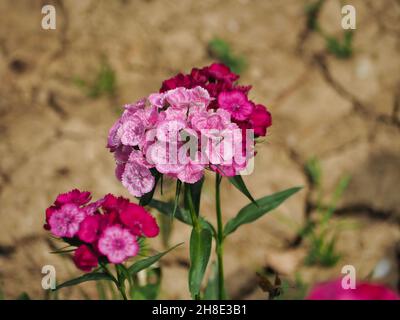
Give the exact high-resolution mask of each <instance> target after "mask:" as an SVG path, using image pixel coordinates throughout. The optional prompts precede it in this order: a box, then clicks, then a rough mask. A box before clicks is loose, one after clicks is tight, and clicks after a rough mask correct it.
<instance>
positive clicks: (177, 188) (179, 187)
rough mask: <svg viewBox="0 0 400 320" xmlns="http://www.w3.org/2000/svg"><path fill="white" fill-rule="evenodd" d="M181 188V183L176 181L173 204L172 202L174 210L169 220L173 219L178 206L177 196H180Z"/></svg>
mask: <svg viewBox="0 0 400 320" xmlns="http://www.w3.org/2000/svg"><path fill="white" fill-rule="evenodd" d="M181 186H182V182H181V181H180V180H177V181H176V191H175V202H174V210H173V211H172V215H171V219H172V218H173V217H175V213H176V210H177V209H178V205H179V196H180V195H181Z"/></svg>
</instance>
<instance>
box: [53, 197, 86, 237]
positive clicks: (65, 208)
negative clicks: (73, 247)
mask: <svg viewBox="0 0 400 320" xmlns="http://www.w3.org/2000/svg"><path fill="white" fill-rule="evenodd" d="M85 216H86V213H85V211H84V210H82V209H80V208H79V207H78V206H77V205H76V204H73V203H67V204H64V205H62V207H61V208H60V209H57V210H55V211H54V212H53V213H52V214H51V216H50V218H49V225H50V231H51V232H52V233H53V234H54V235H55V236H57V237H67V238H72V237H73V236H75V234H76V233H77V232H78V230H79V225H80V223H81V222H82V221H83V219H85Z"/></svg>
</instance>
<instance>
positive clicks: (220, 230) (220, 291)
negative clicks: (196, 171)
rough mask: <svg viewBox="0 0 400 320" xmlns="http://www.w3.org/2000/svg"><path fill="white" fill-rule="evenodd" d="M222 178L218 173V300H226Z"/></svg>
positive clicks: (216, 186) (216, 195)
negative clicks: (221, 194) (221, 195)
mask: <svg viewBox="0 0 400 320" xmlns="http://www.w3.org/2000/svg"><path fill="white" fill-rule="evenodd" d="M221 180H222V177H221V176H220V175H219V174H218V173H216V175H215V206H216V214H217V236H216V253H217V261H218V299H219V300H224V299H226V294H225V283H224V229H223V223H222V211H221V197H220V185H221Z"/></svg>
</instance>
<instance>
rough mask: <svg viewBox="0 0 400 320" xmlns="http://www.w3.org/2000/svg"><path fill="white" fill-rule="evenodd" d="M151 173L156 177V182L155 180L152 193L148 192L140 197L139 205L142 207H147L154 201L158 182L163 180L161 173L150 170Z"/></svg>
mask: <svg viewBox="0 0 400 320" xmlns="http://www.w3.org/2000/svg"><path fill="white" fill-rule="evenodd" d="M150 171H151V173H152V175H153V176H154V180H155V182H154V187H153V189H152V190H151V191H150V192H148V193H146V194H144V195H143V196H141V197H140V200H139V205H141V206H142V207H144V206H147V205H148V204H149V203H150V201H151V199H153V196H154V192H155V191H156V187H157V182H158V180H160V178H161V173H159V172H158V171H157V170H154V169H150Z"/></svg>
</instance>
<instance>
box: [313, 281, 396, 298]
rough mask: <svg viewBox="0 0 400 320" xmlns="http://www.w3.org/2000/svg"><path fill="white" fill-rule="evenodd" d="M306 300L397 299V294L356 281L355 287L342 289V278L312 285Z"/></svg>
mask: <svg viewBox="0 0 400 320" xmlns="http://www.w3.org/2000/svg"><path fill="white" fill-rule="evenodd" d="M307 299H308V300H398V299H399V296H398V295H397V294H396V293H395V292H394V291H392V290H391V289H388V288H386V287H385V286H383V285H381V284H376V283H367V282H362V283H357V284H356V288H355V289H351V288H350V289H344V288H343V287H342V279H337V280H333V281H329V282H325V283H320V284H317V285H315V286H314V288H313V289H312V290H311V292H310V293H309V295H308V297H307Z"/></svg>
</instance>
